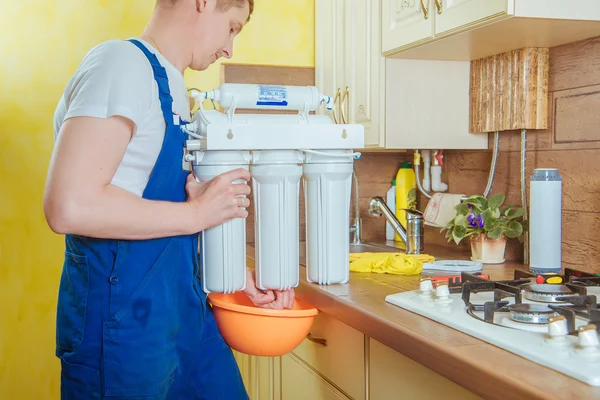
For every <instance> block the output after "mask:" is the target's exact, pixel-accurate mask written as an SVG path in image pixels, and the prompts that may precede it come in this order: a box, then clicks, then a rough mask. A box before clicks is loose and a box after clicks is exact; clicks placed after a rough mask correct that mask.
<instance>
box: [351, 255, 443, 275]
mask: <svg viewBox="0 0 600 400" xmlns="http://www.w3.org/2000/svg"><path fill="white" fill-rule="evenodd" d="M432 261H435V258H434V257H432V256H429V255H426V254H404V253H351V254H350V271H351V272H374V273H376V274H394V275H417V274H420V273H421V271H422V270H423V263H426V262H432Z"/></svg>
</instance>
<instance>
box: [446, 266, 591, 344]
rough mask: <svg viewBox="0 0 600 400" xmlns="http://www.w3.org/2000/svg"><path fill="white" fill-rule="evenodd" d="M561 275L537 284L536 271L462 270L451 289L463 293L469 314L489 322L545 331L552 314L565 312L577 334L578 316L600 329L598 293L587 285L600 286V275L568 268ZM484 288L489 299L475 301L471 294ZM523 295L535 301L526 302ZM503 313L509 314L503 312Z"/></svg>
mask: <svg viewBox="0 0 600 400" xmlns="http://www.w3.org/2000/svg"><path fill="white" fill-rule="evenodd" d="M555 276H560V275H556V274H555ZM560 277H561V278H562V282H563V284H537V283H535V278H536V276H535V275H533V274H531V273H529V272H526V271H521V270H516V271H515V274H514V279H513V280H503V281H493V280H486V279H483V278H481V277H479V276H476V275H475V274H469V273H467V272H463V273H462V274H461V279H460V282H457V283H456V284H454V285H452V284H449V287H450V292H451V293H460V294H461V297H462V300H463V302H464V303H465V306H466V312H467V313H468V314H469V315H470V316H472V317H473V318H476V319H478V320H480V321H483V322H487V323H489V324H494V325H502V326H507V327H510V328H514V329H524V330H530V331H539V330H540V329H542V331H543V330H544V324H547V323H548V319H549V318H551V317H553V316H555V315H562V316H564V317H565V318H566V319H567V329H568V331H569V334H570V335H577V330H576V328H577V326H576V324H575V322H576V319H577V320H583V321H586V322H587V323H588V324H594V325H596V326H597V330H598V333H600V304H598V303H597V299H596V296H594V295H592V293H588V288H591V287H599V286H600V276H598V275H595V274H591V273H588V272H583V271H577V270H573V269H570V268H565V274H564V276H560ZM485 292H487V293H488V296H487V297H485V299H486V300H481V301H480V302H473V301H472V298H471V295H477V294H478V293H485ZM478 298H481V297H478ZM492 298H493V300H492ZM488 299H489V300H488ZM523 299H526V300H529V301H534V302H535V303H523V302H522V301H521V300H523ZM511 303H512V304H511ZM503 313H505V314H508V315H506V316H502V314H503ZM542 331H540V332H542Z"/></svg>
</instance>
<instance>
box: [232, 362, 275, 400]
mask: <svg viewBox="0 0 600 400" xmlns="http://www.w3.org/2000/svg"><path fill="white" fill-rule="evenodd" d="M233 356H234V358H235V360H236V362H237V364H238V367H239V368H240V372H241V374H242V380H243V381H244V387H245V388H246V391H247V392H248V396H250V400H281V397H280V393H281V380H280V358H279V357H256V356H249V355H247V354H242V353H239V352H237V351H235V350H233Z"/></svg>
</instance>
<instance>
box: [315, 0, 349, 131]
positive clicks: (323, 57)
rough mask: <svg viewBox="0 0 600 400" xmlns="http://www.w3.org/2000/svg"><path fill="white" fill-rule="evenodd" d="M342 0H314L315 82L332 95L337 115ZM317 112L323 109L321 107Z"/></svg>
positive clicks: (341, 64) (341, 66)
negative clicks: (334, 99) (334, 98)
mask: <svg viewBox="0 0 600 400" xmlns="http://www.w3.org/2000/svg"><path fill="white" fill-rule="evenodd" d="M345 3H346V0H316V2H315V39H316V40H315V86H316V87H317V88H318V89H319V91H320V92H321V93H323V94H324V95H326V96H331V97H336V95H339V96H337V97H336V104H335V108H334V109H335V116H336V117H337V121H336V122H338V123H340V124H341V123H342V121H341V119H340V102H341V95H342V90H343V89H344V68H345V65H344V58H345V50H346V49H345V47H344V43H345V40H344V10H345ZM319 113H320V114H325V113H327V110H326V109H325V108H324V107H321V108H320V109H319Z"/></svg>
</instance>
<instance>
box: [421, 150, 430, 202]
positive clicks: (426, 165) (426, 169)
mask: <svg viewBox="0 0 600 400" xmlns="http://www.w3.org/2000/svg"><path fill="white" fill-rule="evenodd" d="M421 154H422V155H423V189H425V191H426V192H429V191H430V190H431V171H430V169H431V152H430V151H429V150H423V151H422V153H421Z"/></svg>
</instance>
